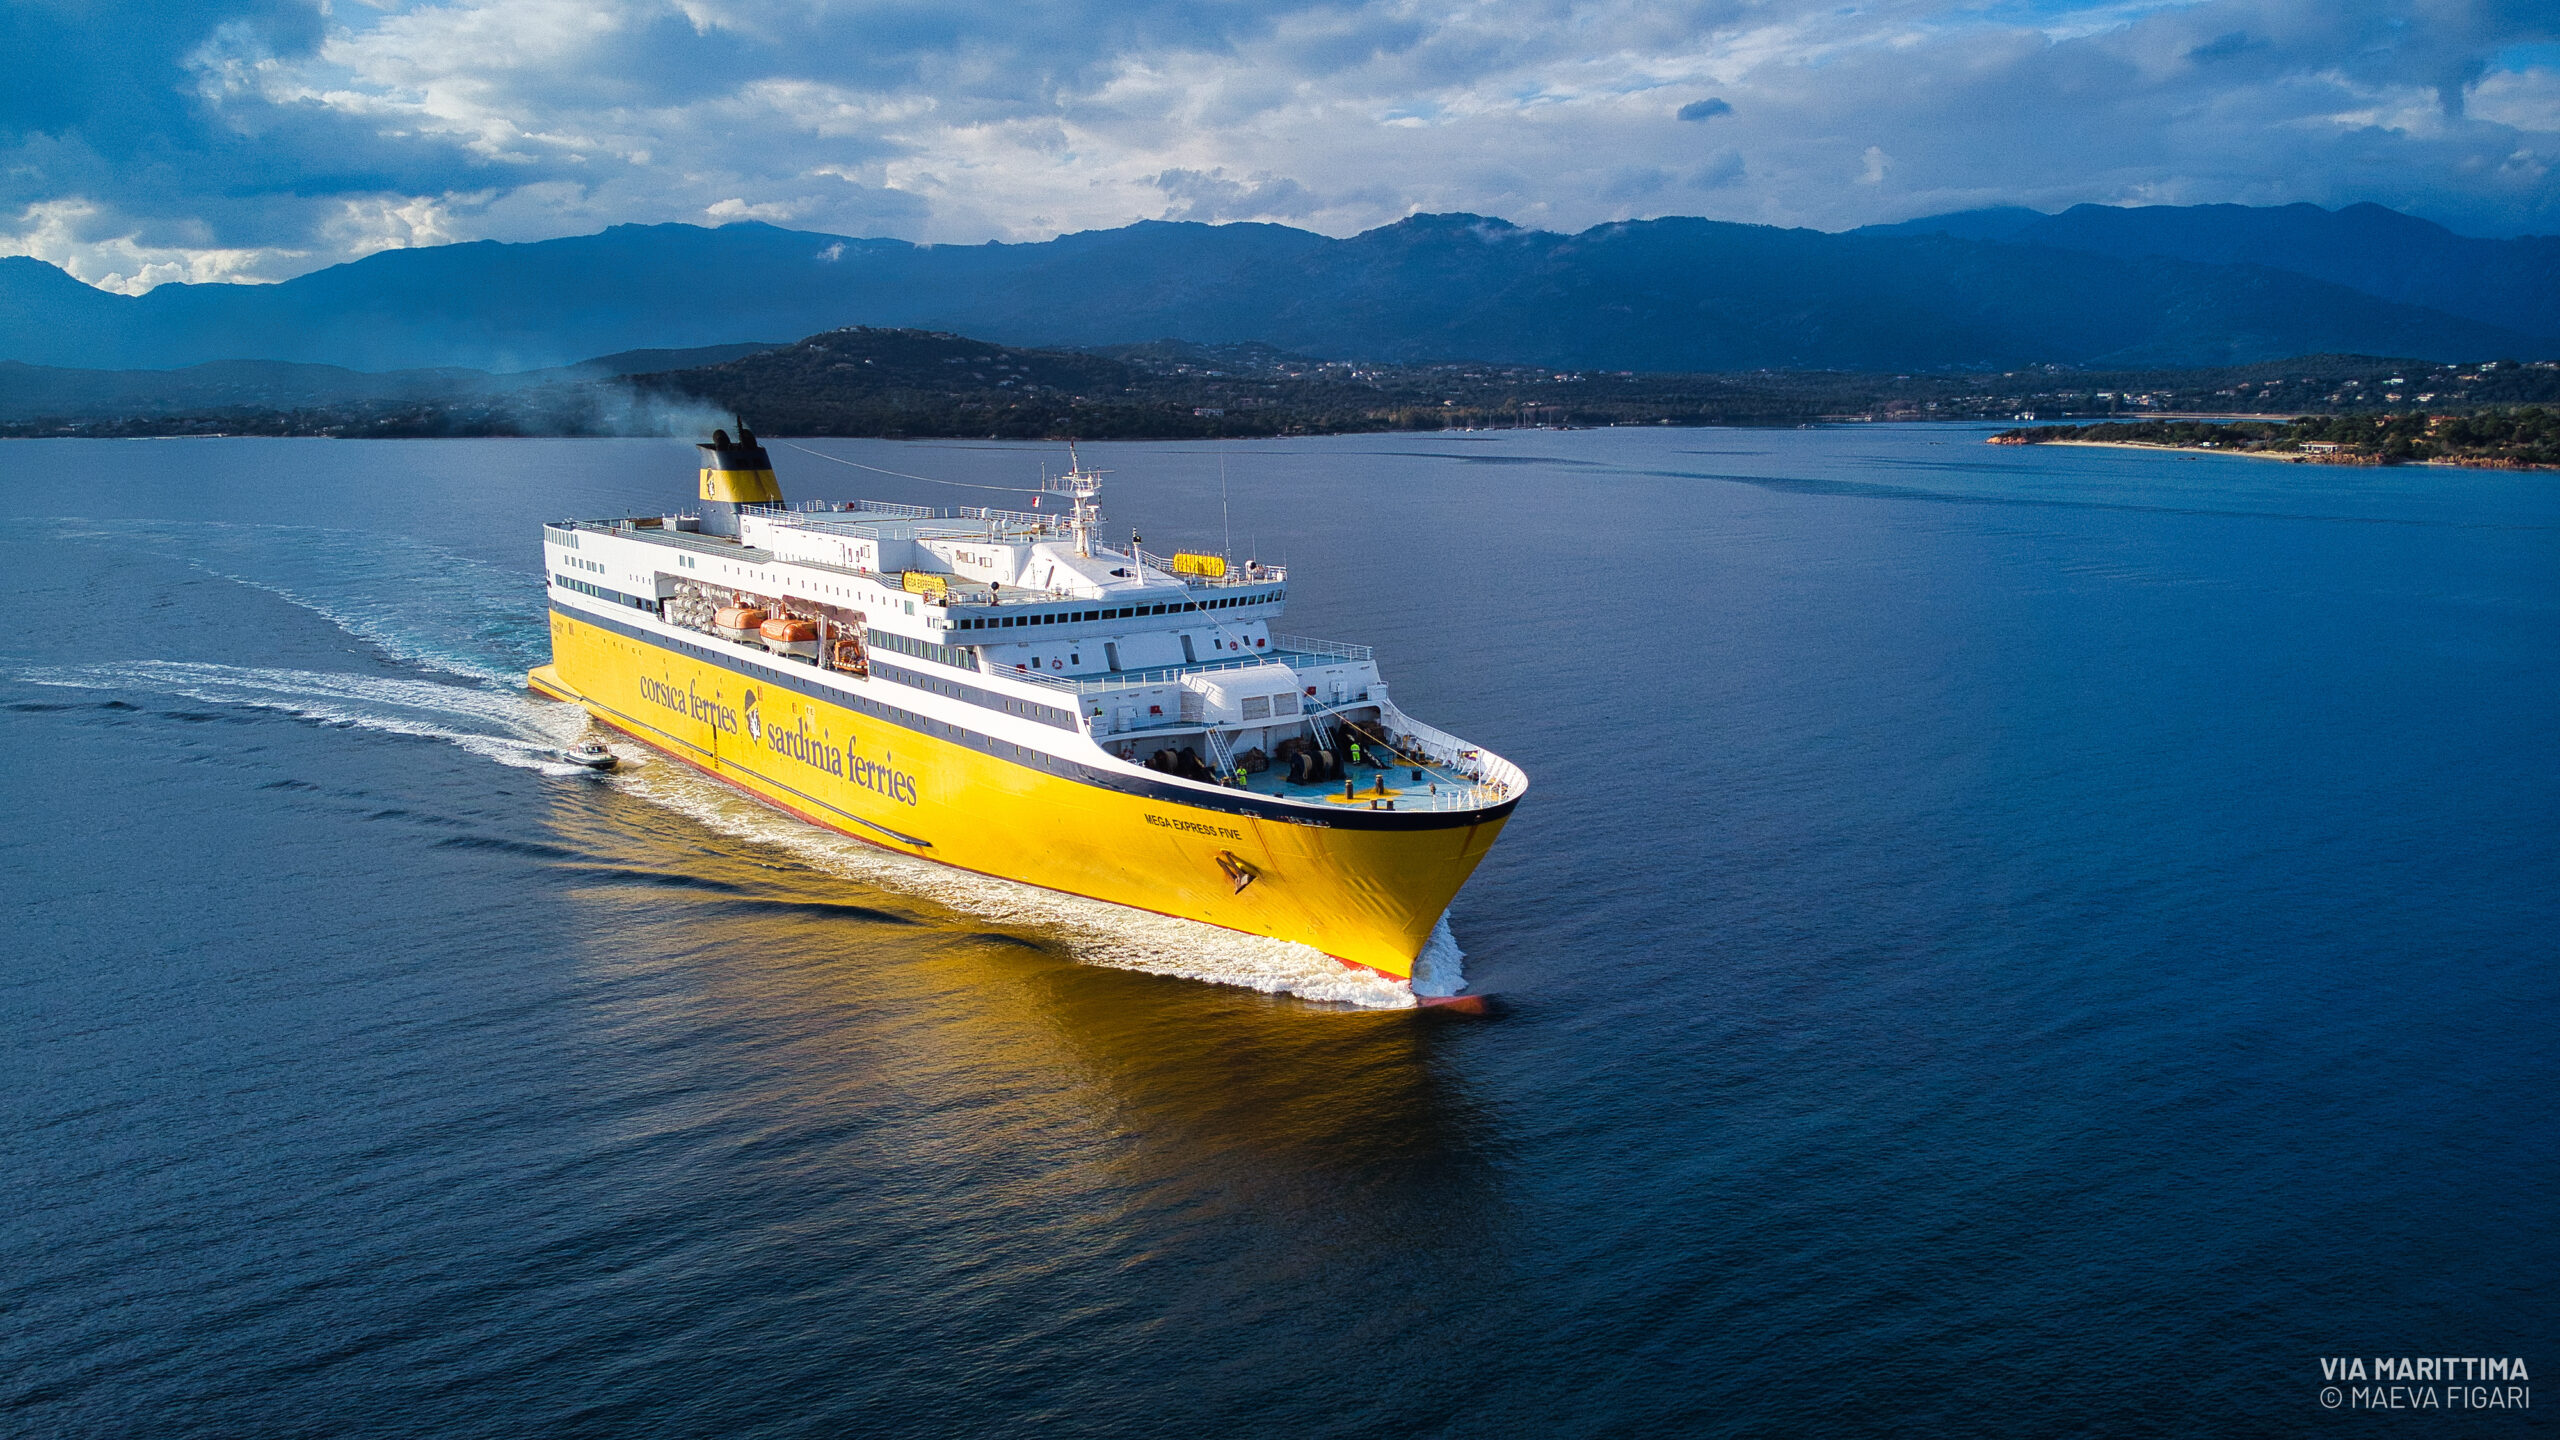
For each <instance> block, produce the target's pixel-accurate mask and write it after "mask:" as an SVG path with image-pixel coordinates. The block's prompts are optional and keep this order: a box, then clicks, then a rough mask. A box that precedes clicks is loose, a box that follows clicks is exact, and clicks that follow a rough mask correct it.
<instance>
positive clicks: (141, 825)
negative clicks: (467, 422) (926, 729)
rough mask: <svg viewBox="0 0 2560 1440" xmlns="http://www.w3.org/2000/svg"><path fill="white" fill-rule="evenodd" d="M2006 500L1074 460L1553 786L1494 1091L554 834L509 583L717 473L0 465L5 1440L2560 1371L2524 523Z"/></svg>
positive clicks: (1974, 447) (849, 1428)
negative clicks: (2347, 1358)
mask: <svg viewBox="0 0 2560 1440" xmlns="http://www.w3.org/2000/svg"><path fill="white" fill-rule="evenodd" d="M1986 433H1987V432H1986V431H1985V430H1983V429H1981V428H1957V427H1855V428H1842V429H1829V430H1807V431H1697V430H1678V431H1673V430H1658V431H1657V430H1648V431H1600V432H1583V433H1567V434H1558V433H1543V432H1509V433H1493V434H1448V435H1411V436H1394V437H1378V436H1360V437H1342V438H1333V439H1322V440H1288V441H1259V442H1240V443H1235V444H1230V445H1222V446H1212V445H1156V446H1092V447H1087V448H1086V450H1085V457H1086V459H1087V460H1088V461H1089V462H1091V463H1093V464H1095V465H1097V466H1099V467H1101V468H1104V469H1107V470H1109V471H1111V472H1112V473H1111V475H1110V477H1109V479H1108V481H1107V487H1108V488H1107V491H1106V496H1105V500H1106V507H1107V510H1108V518H1109V522H1110V524H1111V526H1112V527H1113V533H1114V534H1115V535H1117V534H1118V533H1119V532H1120V531H1122V530H1126V529H1130V528H1135V529H1138V530H1141V531H1143V532H1144V533H1145V534H1146V535H1147V536H1148V543H1149V545H1150V546H1151V547H1152V548H1155V549H1157V550H1160V551H1161V550H1168V549H1172V548H1223V549H1228V550H1230V551H1232V552H1233V553H1236V554H1238V555H1239V556H1241V555H1246V554H1251V555H1254V556H1257V557H1259V558H1261V559H1264V560H1267V561H1273V562H1280V563H1286V564H1288V565H1289V566H1290V567H1291V569H1292V572H1293V573H1292V577H1291V578H1292V584H1291V587H1290V589H1291V611H1290V615H1289V617H1288V623H1287V626H1286V627H1285V628H1287V629H1289V630H1291V631H1292V632H1295V633H1305V634H1314V635H1319V636H1326V637H1330V638H1337V639H1343V640H1351V641H1358V642H1363V643H1370V644H1374V645H1376V646H1377V648H1378V651H1379V654H1380V658H1381V663H1382V664H1383V666H1384V667H1385V669H1386V673H1387V675H1388V677H1389V679H1390V681H1391V682H1392V684H1393V685H1394V687H1395V689H1396V693H1397V696H1398V699H1399V702H1400V703H1402V704H1403V705H1404V706H1405V707H1406V708H1407V709H1408V710H1410V711H1411V712H1412V713H1414V714H1416V715H1418V716H1421V717H1423V718H1425V719H1428V720H1430V721H1431V722H1433V723H1434V724H1437V725H1440V726H1441V727H1443V728H1445V729H1448V730H1451V731H1454V732H1456V733H1459V734H1462V735H1465V736H1468V737H1469V738H1471V739H1475V740H1479V741H1481V742H1482V743H1485V744H1487V745H1490V746H1492V747H1494V748H1495V749H1497V750H1499V751H1501V752H1502V753H1504V754H1506V755H1508V756H1510V757H1512V758H1514V759H1516V760H1517V761H1518V762H1519V763H1520V764H1521V765H1523V766H1524V767H1525V768H1526V769H1527V770H1528V771H1529V772H1530V774H1531V775H1532V776H1533V778H1534V788H1533V790H1532V792H1531V794H1530V796H1529V798H1528V799H1527V801H1526V802H1525V803H1524V804H1523V805H1522V807H1521V809H1520V811H1519V813H1518V816H1517V818H1516V819H1515V820H1514V821H1513V823H1512V825H1511V827H1510V829H1509V831H1508V832H1507V833H1506V835H1505V836H1504V838H1503V840H1502V842H1501V844H1500V845H1499V846H1497V847H1496V849H1495V850H1494V852H1493V854H1492V856H1491V858H1490V859H1489V860H1488V862H1487V863H1486V864H1485V866H1484V868H1483V869H1482V870H1481V871H1480V872H1479V874H1478V875H1477V877H1476V879H1475V880H1474V882H1473V883H1472V884H1470V886H1469V887H1468V888H1467V890H1466V891H1465V892H1464V893H1463V894H1462V895H1461V896H1460V897H1459V899H1458V902H1457V904H1456V905H1455V906H1454V907H1453V909H1452V912H1451V915H1450V919H1449V921H1448V923H1447V926H1446V927H1445V928H1444V930H1443V931H1442V933H1441V934H1440V935H1439V936H1436V937H1435V941H1434V945H1433V953H1432V960H1433V966H1432V971H1433V973H1432V976H1431V977H1430V979H1428V980H1427V981H1426V983H1425V985H1424V987H1423V988H1425V989H1426V990H1429V989H1441V990H1447V989H1455V988H1458V987H1460V986H1464V987H1465V988H1467V989H1469V990H1472V991H1477V992H1491V993H1493V994H1495V995H1496V996H1498V997H1499V998H1500V1010H1499V1013H1498V1014H1496V1015H1495V1016H1493V1017H1491V1018H1488V1019H1472V1018H1463V1017H1453V1016H1450V1015H1447V1014H1445V1013H1443V1012H1437V1011H1432V1010H1427V1009H1425V1010H1417V1009H1414V1008H1412V1002H1413V997H1412V995H1411V994H1410V993H1409V992H1408V991H1406V990H1404V989H1403V988H1402V987H1397V986H1392V985H1388V984H1386V983H1385V982H1381V981H1377V980H1375V979H1373V978H1371V979H1364V978H1360V977H1356V976H1351V975H1348V974H1345V973H1343V972H1341V971H1340V970H1339V969H1338V968H1337V967H1334V966H1332V965H1331V964H1330V963H1329V962H1326V961H1324V960H1323V959H1322V957H1320V956H1315V955H1312V954H1311V953H1309V952H1306V951H1304V950H1303V949H1302V948H1301V947H1293V946H1286V945H1280V944H1276V943H1273V942H1265V941H1258V940H1253V939H1251V938H1249V937H1241V936H1235V935H1231V934H1227V933H1225V932H1218V931H1211V930H1205V929H1202V928H1200V927H1196V926H1192V925H1188V924H1186V923H1184V922H1179V921H1173V920H1168V919H1163V918H1160V917H1153V916H1143V915H1136V914H1132V913H1130V912H1125V911H1121V910H1118V909H1116V908H1115V907H1110V906H1103V905H1096V904H1091V903H1088V902H1082V901H1077V900H1074V899H1071V898H1068V897H1060V896H1055V895H1050V894H1047V893H1045V892H1039V891H1033V890H1027V889H1024V888H1022V887H1017V886H1011V885H1007V884H1003V883H1001V882H996V881H990V880H985V879H981V878H978V877H972V876H965V875H958V874H955V873H953V872H948V871H945V870H942V869H941V868H939V867H934V866H930V865H925V864H920V863H918V862H914V861H911V860H907V859H904V858H901V857H898V856H894V855H889V854H886V853H884V852H880V851H876V850H873V849H870V848H869V847H867V846H863V845H861V844H860V843H858V842H855V841H851V840H847V839H844V838H842V837H837V836H833V835H830V834H827V833H825V832H821V831H817V830H814V829H811V828H809V827H806V826H804V825H801V824H799V823H798V822H796V821H793V820H790V819H788V818H787V817H783V816H780V815H778V814H776V813H774V812H772V811H770V810H767V809H765V808H764V807H762V806H760V805H758V804H756V803H755V802H753V801H750V800H748V799H746V798H745V797H743V796H741V795H739V794H737V793H735V792H733V791H729V790H727V789H725V788H723V787H721V786H718V785H716V784H714V783H712V782H709V781H707V780H704V779H703V778H701V777H700V776H698V775H695V774H693V773H691V772H689V771H687V770H685V769H683V768H682V767H679V766H676V765H673V764H668V763H662V762H657V763H653V762H652V761H651V759H650V757H649V755H648V753H647V752H646V751H645V750H642V749H640V748H638V747H636V746H632V745H630V744H628V743H627V742H618V748H619V749H620V750H621V751H622V753H624V754H625V755H626V756H627V757H628V759H629V762H630V763H629V764H628V765H627V766H626V768H625V769H624V770H623V771H622V772H621V773H619V774H617V775H615V776H611V777H597V776H593V775H590V774H587V773H585V772H582V771H575V770H573V769H571V768H570V767H567V766H563V765H561V764H560V763H558V761H557V758H556V752H557V750H558V748H559V747H561V746H563V745H565V744H569V743H574V742H575V741H576V740H577V739H578V738H580V737H581V736H583V735H584V734H586V733H587V731H586V725H585V721H584V719H583V717H582V716H580V715H579V714H578V713H577V712H576V711H574V710H572V709H569V708H568V707H563V706H558V705H553V704H549V703H546V702H543V701H540V700H538V699H535V698H532V697H529V696H528V695H527V694H526V693H525V692H524V691H523V690H522V688H521V676H522V672H523V671H524V669H525V668H526V667H528V666H530V665H533V664H538V663H540V662H541V661H542V660H543V659H544V658H546V657H545V647H546V630H545V626H544V621H543V616H542V603H543V602H542V594H543V592H542V580H541V576H540V573H539V564H540V548H539V529H538V527H539V523H540V522H541V521H542V520H544V519H550V518H558V517H562V516H571V515H576V516H590V517H591V516H597V515H608V514H620V513H637V514H655V513H659V512H661V511H663V510H664V509H666V508H668V506H669V505H670V504H671V503H675V502H678V501H680V500H681V499H682V497H683V496H685V495H686V494H688V493H689V492H690V488H691V483H692V473H691V470H692V464H693V457H692V452H691V451H690V449H689V448H688V447H686V446H685V445H683V444H681V443H675V442H668V441H645V440H632V441H558V442H553V441H447V442H418V443H402V442H329V441H270V440H183V441H181V440H171V441H127V442H67V441H66V442H28V441H20V442H10V443H9V444H7V445H6V446H0V515H5V516H6V519H5V523H0V576H5V582H4V583H0V596H5V598H6V600H7V603H8V614H9V616H10V618H11V620H12V622H13V623H12V624H10V625H9V626H8V627H7V629H6V631H5V632H0V707H5V708H0V717H5V730H4V731H0V733H5V735H6V737H7V745H6V748H5V751H0V783H5V792H4V793H5V794H6V796H7V802H6V819H7V823H6V826H5V831H0V904H5V906H6V914H7V922H8V936H9V939H8V943H7V945H6V946H5V954H6V960H5V964H0V1025H5V1026H6V1027H7V1033H8V1037H9V1038H8V1043H7V1045H6V1046H5V1048H0V1081H5V1085H0V1096H5V1098H0V1162H5V1164H6V1166H7V1174H8V1176H9V1180H10V1193H11V1195H12V1197H13V1198H12V1203H11V1204H10V1205H9V1206H8V1207H7V1210H6V1212H5V1213H0V1306H5V1313H6V1315H7V1317H8V1324H7V1326H6V1328H5V1330H0V1432H6V1433H11V1434H25V1435H31V1436H34V1435H42V1436H88V1435H99V1436H105V1435H151V1436H164V1435H165V1436H246V1435H255V1436H373V1435H383V1436H390V1435H418V1434H435V1435H491V1436H499V1435H527V1434H542V1435H617V1436H618V1435H629V1434H635V1433H646V1434H653V1435H703V1436H722V1437H735V1436H837V1435H850V1434H862V1435H873V1434H877V1435H972V1436H982V1435H1044V1436H1045V1435H1097V1436H1099V1435H1114V1436H1121V1435H1162V1436H1197V1435H1213V1434H1271V1435H1292V1436H1302V1435H1303V1436H1327V1435H1343V1436H1352V1435H1379V1436H1406V1435H1415V1434H1441V1435H1537V1436H1546V1435H1591V1436H1603V1435H1608V1436H1616V1435H1638V1434H1671V1435H1686V1434H1780V1433H1803V1434H1823V1433H1831V1434H1844V1433H1867V1434H1895V1433H1905V1434H1944V1433H1971V1434H2020V1435H2032V1434H2056V1435H2061V1434H2075V1435H2076V1434H2093V1433H2104V1434H2146V1433H2148V1434H2205V1433H2228V1434H2261V1433H2267V1432H2269V1431H2271V1430H2281V1431H2301V1430H2316V1429H2319V1428H2321V1427H2323V1426H2327V1425H2333V1424H2341V1423H2352V1422H2349V1421H2347V1420H2346V1418H2345V1417H2343V1416H2341V1415H2338V1414H2336V1413H2333V1412H2331V1411H2329V1410H2327V1409H2325V1408H2324V1406H2323V1403H2322V1399H2321V1398H2320V1391H2321V1387H2322V1373H2321V1369H2320V1358H2321V1357H2323V1356H2338V1355H2362V1356H2367V1357H2370V1356H2377V1355H2418V1356H2436V1355H2455V1356H2474V1355H2495V1356H2508V1355H2516V1356H2521V1357H2523V1358H2524V1359H2526V1360H2527V1361H2528V1363H2529V1364H2534V1365H2554V1366H2560V1353H2555V1352H2554V1351H2553V1350H2552V1349H2551V1341H2552V1337H2553V1336H2554V1335H2555V1334H2560V1329H2556V1328H2555V1326H2554V1323H2553V1322H2554V1319H2555V1309H2560V1306H2555V1302H2554V1300H2553V1298H2552V1296H2553V1293H2554V1287H2553V1286H2552V1284H2551V1283H2550V1282H2551V1277H2552V1275H2553V1273H2554V1261H2555V1259H2560V1242H2555V1240H2554V1238H2553V1236H2554V1226H2553V1225H2552V1224H2551V1213H2552V1208H2551V1207H2552V1196H2553V1194H2554V1183H2553V1182H2554V1180H2555V1179H2560V1176H2555V1173H2554V1171H2555V1161H2554V1159H2553V1156H2554V1153H2555V1151H2554V1143H2553V1142H2554V1140H2555V1139H2560V1134H2555V1131H2560V1126H2555V1124H2554V1120H2553V1116H2552V1103H2551V1100H2550V1096H2551V1095H2553V1094H2554V1093H2560V1083H2556V1082H2560V1075H2555V1073H2554V1072H2555V1070H2560V1066H2555V1064H2554V1059H2553V1044H2552V1036H2553V1034H2554V1033H2555V1026H2554V1022H2555V1019H2560V1006H2556V1005H2555V1000H2556V999H2560V979H2555V972H2554V966H2553V959H2554V949H2555V941H2554V939H2553V937H2554V935H2555V934H2560V913H2555V912H2560V904H2556V903H2555V898H2554V897H2555V895H2556V894H2560V776H2556V775H2555V762H2554V759H2553V756H2554V754H2555V751H2554V748H2553V743H2552V735H2553V716H2554V714H2555V712H2556V710H2560V704H2556V702H2560V483H2555V481H2554V479H2553V477H2551V476H2548V475H2520V474H2507V473H2496V472H2477V471H2447V470H2437V469H2399V470H2373V469H2348V468H2331V467H2305V466H2289V465H2281V464H2274V463H2268V462H2263V461H2256V460H2249V459H2242V458H2237V457H2219V456H2214V457H2196V456H2183V455H2173V454H2147V453H2135V452H2124V451H2102V450H2054V449H2031V450H2030V449H2013V448H1994V447H1988V446H1985V445H1983V444H1982V443H1981V441H1982V440H1983V438H1984V436H1985V434H1986ZM804 447H805V448H804ZM806 452H820V453H806ZM822 455H823V456H824V457H829V458H821V457H822ZM777 459H778V460H779V461H780V462H781V468H782V470H783V473H784V477H785V484H786V487H787V488H788V489H789V490H790V491H791V493H793V494H794V495H795V496H823V497H828V498H851V497H854V496H857V495H860V496H868V497H872V498H879V499H886V500H899V501H907V502H913V503H926V504H989V503H992V504H998V505H1005V504H1014V505H1021V504H1027V503H1028V496H1027V495H1012V496H1009V495H1005V494H1002V493H998V492H991V491H988V490H985V489H966V488H957V487H954V486H943V485H936V484H932V483H927V481H926V480H923V479H916V478H910V477H930V478H931V479H938V480H946V481H953V482H959V483H960V485H964V486H998V487H1024V488H1026V489H1027V488H1028V487H1031V486H1033V485H1035V484H1036V483H1037V479H1038V476H1039V474H1040V472H1041V470H1042V468H1043V467H1044V466H1046V467H1047V468H1049V469H1051V470H1055V469H1057V468H1060V467H1061V465H1062V464H1063V461H1064V456H1063V453H1061V452H1058V451H1056V450H1054V449H1053V448H1050V447H1040V446H1023V445H1003V444H994V443H968V442H930V443H911V444H890V443H884V442H851V441H808V442H797V443H795V444H794V445H792V446H786V447H781V448H778V449H777ZM834 461H848V462H852V463H851V464H838V463H833V462H834ZM857 466H867V467H870V468H869V469H861V468H856V467H857ZM883 471H887V472H896V473H894V474H883V473H879V472H883ZM1461 953H1463V961H1462V962H1461V959H1460V956H1461ZM2425 1418H2426V1417H2419V1419H2421V1420H2424V1419H2425ZM2521 1418H2522V1419H2523V1420H2529V1416H2526V1417H2521ZM2460 1423H2461V1424H2462V1426H2463V1427H2464V1430H2463V1433H2480V1427H2482V1426H2483V1425H2485V1426H2487V1427H2489V1428H2490V1429H2493V1430H2494V1429H2497V1428H2500V1427H2502V1426H2503V1427H2505V1428H2508V1429H2514V1428H2515V1427H2516V1426H2517V1425H2518V1424H2519V1423H2520V1418H2519V1417H2517V1416H2512V1415H2510V1416H2505V1417H2499V1416H2488V1417H2481V1416H2470V1415H2465V1416H2464V1417H2463V1419H2462V1420H2461V1422H2460ZM2448 1433H2451V1432H2448Z"/></svg>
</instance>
